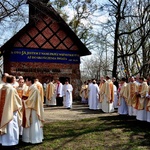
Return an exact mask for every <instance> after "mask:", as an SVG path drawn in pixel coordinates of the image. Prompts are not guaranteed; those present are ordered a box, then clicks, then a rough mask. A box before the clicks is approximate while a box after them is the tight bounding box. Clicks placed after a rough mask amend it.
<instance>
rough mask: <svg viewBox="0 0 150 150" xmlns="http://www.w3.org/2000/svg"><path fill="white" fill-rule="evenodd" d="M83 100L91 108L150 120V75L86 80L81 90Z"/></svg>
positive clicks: (141, 119)
mask: <svg viewBox="0 0 150 150" xmlns="http://www.w3.org/2000/svg"><path fill="white" fill-rule="evenodd" d="M80 96H81V102H82V103H88V106H89V109H91V110H99V109H100V110H102V111H103V112H105V113H110V112H114V111H117V112H118V114H120V115H129V116H135V117H136V119H137V120H140V121H147V122H150V75H148V76H147V78H146V79H145V78H143V77H140V76H136V77H129V78H128V79H126V78H121V79H120V80H119V81H117V80H116V78H110V77H109V76H106V77H105V78H104V77H101V78H100V82H99V83H98V82H97V81H96V80H94V79H92V80H88V81H87V82H86V81H85V82H84V83H83V85H82V87H81V90H80Z"/></svg>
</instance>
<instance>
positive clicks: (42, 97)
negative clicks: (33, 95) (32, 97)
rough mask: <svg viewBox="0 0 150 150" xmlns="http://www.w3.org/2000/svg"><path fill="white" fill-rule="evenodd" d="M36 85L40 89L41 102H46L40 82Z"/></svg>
mask: <svg viewBox="0 0 150 150" xmlns="http://www.w3.org/2000/svg"><path fill="white" fill-rule="evenodd" d="M35 85H36V87H37V88H38V90H39V92H40V95H41V100H42V103H43V102H44V89H43V86H42V84H41V83H40V82H38V81H37V82H35Z"/></svg>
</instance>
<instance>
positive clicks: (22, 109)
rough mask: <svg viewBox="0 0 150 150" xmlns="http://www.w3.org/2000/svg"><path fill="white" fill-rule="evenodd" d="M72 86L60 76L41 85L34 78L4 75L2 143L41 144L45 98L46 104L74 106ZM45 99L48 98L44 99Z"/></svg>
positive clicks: (0, 109)
mask: <svg viewBox="0 0 150 150" xmlns="http://www.w3.org/2000/svg"><path fill="white" fill-rule="evenodd" d="M72 91H73V88H72V85H71V84H69V81H68V80H67V79H66V81H65V84H64V85H62V83H61V82H60V81H59V79H57V80H56V81H54V80H48V81H47V83H45V84H44V85H42V84H41V83H40V82H39V80H38V79H37V78H35V77H25V78H24V77H22V76H19V77H18V78H17V79H16V77H15V76H12V75H9V74H8V73H4V74H2V79H1V83H0V144H1V145H2V146H14V145H17V144H18V143H19V141H20V140H22V142H25V143H32V144H38V143H42V142H43V139H44V136H43V123H44V101H46V105H47V106H54V105H56V106H64V107H65V108H67V109H71V108H72ZM44 99H45V100H44Z"/></svg>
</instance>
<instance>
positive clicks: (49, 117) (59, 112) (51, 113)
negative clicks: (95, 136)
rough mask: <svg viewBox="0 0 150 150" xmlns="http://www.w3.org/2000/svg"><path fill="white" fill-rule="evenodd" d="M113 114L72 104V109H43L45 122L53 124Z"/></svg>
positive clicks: (83, 105) (114, 114)
mask: <svg viewBox="0 0 150 150" xmlns="http://www.w3.org/2000/svg"><path fill="white" fill-rule="evenodd" d="M116 115H118V114H117V113H116V112H114V113H103V112H102V111H101V110H89V108H88V105H86V104H81V103H75V102H74V103H73V108H72V109H66V108H64V107H63V106H61V107H57V106H53V107H46V106H45V107H44V116H45V122H54V121H60V120H78V119H84V118H93V117H99V116H116Z"/></svg>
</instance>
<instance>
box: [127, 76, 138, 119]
mask: <svg viewBox="0 0 150 150" xmlns="http://www.w3.org/2000/svg"><path fill="white" fill-rule="evenodd" d="M136 89H137V84H136V82H135V79H134V77H130V78H129V83H128V84H127V88H126V90H127V91H126V92H125V93H124V97H125V98H126V101H127V105H128V115H129V116H136V112H137V110H136Z"/></svg>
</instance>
